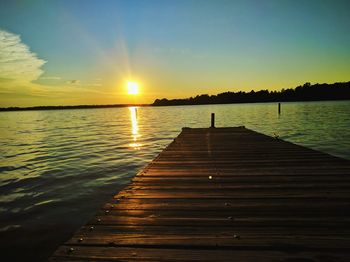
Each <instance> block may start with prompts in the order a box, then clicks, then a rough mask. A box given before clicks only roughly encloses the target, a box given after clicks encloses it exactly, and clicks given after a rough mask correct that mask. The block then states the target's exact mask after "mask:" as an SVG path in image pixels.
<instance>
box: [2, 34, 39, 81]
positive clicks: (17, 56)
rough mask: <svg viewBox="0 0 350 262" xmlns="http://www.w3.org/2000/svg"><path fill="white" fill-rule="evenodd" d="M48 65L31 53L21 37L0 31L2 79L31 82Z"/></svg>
mask: <svg viewBox="0 0 350 262" xmlns="http://www.w3.org/2000/svg"><path fill="white" fill-rule="evenodd" d="M45 63H46V61H44V60H43V59H40V58H38V56H37V55H36V54H35V53H33V52H32V51H30V49H29V47H28V46H27V45H26V44H24V43H23V42H22V40H21V37H20V36H19V35H16V34H13V33H10V32H8V31H5V30H1V29H0V79H6V80H11V81H14V82H22V83H23V82H24V83H25V82H27V83H28V82H31V81H34V80H36V79H38V78H39V77H40V75H41V74H42V73H43V70H42V69H41V67H42V66H43V65H44V64H45Z"/></svg>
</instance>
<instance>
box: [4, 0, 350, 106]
mask: <svg viewBox="0 0 350 262" xmlns="http://www.w3.org/2000/svg"><path fill="white" fill-rule="evenodd" d="M349 10H350V1H341V0H330V1H328V0H323V1H318V0H317V1H316V0H315V1H314V0H307V1H305V0H293V1H287V0H269V1H268V0H254V1H253V0H242V1H241V0H228V1H225V0H211V1H209V0H208V1H206V0H193V1H191V0H186V1H182V0H171V1H170V0H159V1H158V0H123V1H118V0H111V1H108V0H103V1H102V0H101V1H98V0H96V1H91V0H59V1H58V0H57V1H54V0H52V1H46V0H26V1H24V0H0V107H9V106H37V105H80V104H123V103H152V102H153V101H154V100H155V99H156V98H164V97H166V98H184V97H190V96H195V95H198V94H217V93H220V92H225V91H250V90H261V89H269V90H280V89H282V88H291V87H296V86H298V85H301V84H303V83H305V82H311V83H325V82H326V83H333V82H344V81H349V80H350V16H349ZM127 81H134V82H137V83H139V87H140V94H139V95H133V96H131V95H128V94H127V89H126V82H127Z"/></svg>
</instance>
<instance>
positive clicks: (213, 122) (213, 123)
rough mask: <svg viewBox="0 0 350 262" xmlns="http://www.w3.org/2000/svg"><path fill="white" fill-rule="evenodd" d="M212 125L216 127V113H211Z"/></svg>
mask: <svg viewBox="0 0 350 262" xmlns="http://www.w3.org/2000/svg"><path fill="white" fill-rule="evenodd" d="M210 127H212V128H214V127H215V114H214V113H211V125H210Z"/></svg>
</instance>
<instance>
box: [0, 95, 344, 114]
mask: <svg viewBox="0 0 350 262" xmlns="http://www.w3.org/2000/svg"><path fill="white" fill-rule="evenodd" d="M346 100H349V101H350V98H345V99H324V100H295V101H264V102H261V101H256V102H235V103H211V104H187V105H162V106H155V105H152V104H141V105H82V106H80V105H79V106H34V107H8V108H1V107H0V112H14V111H44V110H69V109H96V108H97V109H99V108H118V107H133V106H138V107H168V106H169V107H172V106H199V105H229V104H257V103H278V102H321V101H325V102H327V101H346Z"/></svg>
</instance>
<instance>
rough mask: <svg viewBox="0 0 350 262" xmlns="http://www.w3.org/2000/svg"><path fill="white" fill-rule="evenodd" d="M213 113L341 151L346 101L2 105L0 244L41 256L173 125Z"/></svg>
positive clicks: (175, 129) (157, 147) (346, 152)
mask: <svg viewBox="0 0 350 262" xmlns="http://www.w3.org/2000/svg"><path fill="white" fill-rule="evenodd" d="M212 112H213V113H215V114H216V126H217V127H227V126H240V125H244V126H246V127H247V128H250V129H253V130H256V131H258V132H261V133H264V134H267V135H273V134H274V133H276V134H278V135H279V136H280V138H281V139H285V140H288V141H291V142H294V143H298V144H301V145H305V146H308V147H311V148H315V149H318V150H321V151H324V152H328V153H330V154H334V155H338V156H342V157H345V158H348V159H350V132H349V126H350V101H342V102H309V103H283V104H282V114H281V115H280V116H278V114H277V105H276V104H275V103H265V104H236V105H206V106H178V107H157V108H155V107H130V108H108V109H85V110H84V109H82V110H62V111H59V110H57V111H26V112H1V113H0V190H1V191H0V192H1V195H0V204H1V208H0V233H1V234H2V236H1V239H4V240H3V241H1V243H0V244H2V245H3V247H7V248H8V249H9V250H11V248H13V249H15V248H18V247H27V248H30V247H32V248H34V247H37V246H40V247H41V249H40V251H38V252H36V254H33V253H34V251H31V252H32V254H31V255H32V256H33V258H35V259H34V260H35V261H40V260H42V261H44V260H45V257H47V256H48V255H49V254H50V253H51V252H52V251H53V250H54V249H55V247H56V245H58V244H60V243H62V242H63V241H65V240H66V239H67V238H68V237H69V236H70V235H71V233H72V232H73V231H75V230H76V229H77V227H79V226H80V225H82V224H84V223H86V221H87V220H88V219H89V218H90V217H91V216H92V215H93V214H94V213H95V212H96V211H97V210H98V208H99V207H100V206H101V205H102V203H104V202H105V201H107V200H108V199H109V198H110V197H111V196H112V195H113V194H115V193H116V192H117V191H118V190H120V189H121V188H122V187H124V186H125V184H127V183H128V182H129V180H130V178H132V176H134V175H135V174H136V173H137V172H138V171H139V170H140V169H142V167H143V166H145V165H146V164H147V163H148V162H149V161H151V160H152V159H153V158H154V157H155V156H156V155H157V154H158V153H159V152H160V151H161V150H162V149H163V148H164V147H165V146H166V145H168V144H169V143H170V142H171V141H172V139H173V138H175V137H176V136H177V135H178V134H179V132H180V131H181V128H182V127H184V126H188V127H208V126H209V125H210V114H211V113H212ZM48 232H50V234H48ZM52 232H54V233H52ZM8 239H11V240H12V241H7V240H8ZM5 240H6V241H5ZM2 242H5V243H2ZM28 252H30V251H28Z"/></svg>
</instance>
